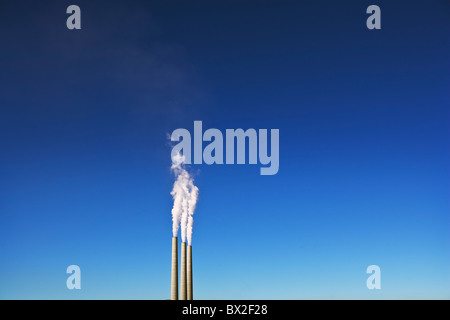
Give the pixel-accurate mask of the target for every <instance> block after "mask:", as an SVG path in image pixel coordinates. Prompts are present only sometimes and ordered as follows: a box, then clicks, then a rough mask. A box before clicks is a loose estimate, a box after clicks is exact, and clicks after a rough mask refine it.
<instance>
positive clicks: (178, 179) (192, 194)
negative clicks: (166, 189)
mask: <svg viewBox="0 0 450 320" xmlns="http://www.w3.org/2000/svg"><path fill="white" fill-rule="evenodd" d="M184 160H185V158H184V156H183V155H181V154H180V153H178V154H176V155H174V156H173V157H172V167H171V170H172V171H173V173H174V174H175V183H174V185H173V189H172V192H171V193H170V194H171V195H172V197H173V208H172V222H173V225H172V231H173V236H174V237H176V236H177V234H178V229H179V227H180V226H181V241H183V242H186V238H187V240H188V244H189V245H191V241H192V225H193V223H194V219H193V218H192V215H193V214H194V211H195V207H196V205H197V199H198V188H197V187H196V186H195V185H194V180H193V179H192V177H191V176H190V175H189V173H188V172H187V171H186V169H185V168H184Z"/></svg>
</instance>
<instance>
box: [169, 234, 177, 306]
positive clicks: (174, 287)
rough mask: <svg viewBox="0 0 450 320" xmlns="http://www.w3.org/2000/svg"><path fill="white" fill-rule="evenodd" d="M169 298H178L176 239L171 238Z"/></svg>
mask: <svg viewBox="0 0 450 320" xmlns="http://www.w3.org/2000/svg"><path fill="white" fill-rule="evenodd" d="M170 299H171V300H178V241H177V237H173V238H172V279H171V285H170Z"/></svg>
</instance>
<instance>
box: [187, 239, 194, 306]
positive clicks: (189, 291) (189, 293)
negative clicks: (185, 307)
mask: <svg viewBox="0 0 450 320" xmlns="http://www.w3.org/2000/svg"><path fill="white" fill-rule="evenodd" d="M192 293H193V292H192V246H188V247H187V299H188V300H193V296H192Z"/></svg>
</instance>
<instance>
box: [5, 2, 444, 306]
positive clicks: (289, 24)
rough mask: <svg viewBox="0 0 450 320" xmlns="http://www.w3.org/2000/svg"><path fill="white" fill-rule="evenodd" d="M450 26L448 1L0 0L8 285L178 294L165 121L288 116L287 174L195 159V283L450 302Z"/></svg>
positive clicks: (257, 122)
mask: <svg viewBox="0 0 450 320" xmlns="http://www.w3.org/2000/svg"><path fill="white" fill-rule="evenodd" d="M106 3H107V4H106ZM71 4H77V5H79V6H80V8H81V14H82V22H81V23H82V29H81V30H78V31H76V30H72V31H69V30H68V29H67V28H66V18H67V16H68V15H67V14H66V13H65V11H66V8H67V6H68V5H71ZM371 4H378V5H379V6H380V7H381V17H382V19H381V20H382V22H381V23H382V29H381V30H373V31H369V30H368V29H367V28H366V19H367V17H368V15H367V14H366V13H365V11H366V8H367V7H368V6H369V5H371ZM449 30H450V5H449V3H448V2H446V1H421V2H417V1H416V2H415V1H395V3H392V1H375V2H373V1H356V0H355V1H339V2H337V1H288V2H287V1H252V2H250V1H221V2H219V1H202V2H197V1H182V2H172V1H170V2H168V1H158V2H151V1H127V2H126V1H108V2H106V1H105V2H104V4H102V3H101V2H100V1H81V0H80V1H79V0H77V1H70V2H69V1H53V2H51V1H39V2H37V1H12V0H11V1H2V2H0V150H1V158H0V159H1V160H0V163H1V165H0V177H1V184H0V298H1V299H16V298H25V299H54V298H56V299H80V298H81V299H110V298H114V299H167V298H169V297H170V260H171V256H170V255H171V237H172V231H171V230H172V229H171V215H170V210H171V207H172V199H171V196H170V190H171V188H172V184H173V176H172V175H171V173H170V170H169V169H170V147H169V146H168V141H167V134H168V133H170V132H172V131H173V130H175V129H177V128H187V129H189V130H191V131H192V130H193V121H194V120H202V121H203V126H204V128H205V129H206V128H217V129H220V130H222V131H223V132H225V129H228V128H230V129H235V128H243V129H248V128H255V129H272V128H274V129H279V130H280V170H279V172H278V174H277V175H274V176H261V175H259V168H260V166H259V165H212V166H207V165H193V166H191V167H190V168H189V169H190V171H191V172H192V173H193V174H194V175H195V183H196V185H197V186H198V187H199V189H200V199H199V202H198V206H197V210H196V213H195V217H194V218H195V223H194V234H193V254H194V298H197V299H308V298H319V299H320V298H343V299H347V298H361V299H380V298H381V299H391V298H400V299H404V298H441V299H442V298H444V299H449V298H450V273H449V271H450V250H449V249H450V237H449V234H450V219H449V213H450V202H449V194H450V193H449V191H450V188H449V187H450V185H449V184H450V183H449V182H450V171H449V163H450V162H449V150H450V148H449V124H450V123H449V122H450V112H449V110H450V109H449V104H450V94H449V92H450V91H449V85H450V81H449V80H450V79H449V71H450V64H449V62H450V61H449V57H450V44H449V36H450V34H449ZM71 264H77V265H79V266H80V268H81V273H82V277H81V279H82V280H81V281H82V289H81V290H78V291H77V290H68V289H67V288H66V279H67V277H68V275H67V274H66V273H65V271H66V268H67V266H69V265H71ZM372 264H376V265H378V266H380V268H381V286H382V288H381V290H378V291H377V290H368V289H367V287H366V279H367V277H368V275H367V274H366V268H367V267H368V266H369V265H372Z"/></svg>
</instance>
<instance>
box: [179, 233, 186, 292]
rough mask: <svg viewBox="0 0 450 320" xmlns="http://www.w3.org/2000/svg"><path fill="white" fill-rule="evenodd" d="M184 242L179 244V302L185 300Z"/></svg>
mask: <svg viewBox="0 0 450 320" xmlns="http://www.w3.org/2000/svg"><path fill="white" fill-rule="evenodd" d="M186 289H187V287H186V242H181V281H180V300H186V291H187V290H186Z"/></svg>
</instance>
